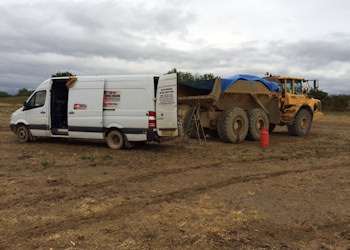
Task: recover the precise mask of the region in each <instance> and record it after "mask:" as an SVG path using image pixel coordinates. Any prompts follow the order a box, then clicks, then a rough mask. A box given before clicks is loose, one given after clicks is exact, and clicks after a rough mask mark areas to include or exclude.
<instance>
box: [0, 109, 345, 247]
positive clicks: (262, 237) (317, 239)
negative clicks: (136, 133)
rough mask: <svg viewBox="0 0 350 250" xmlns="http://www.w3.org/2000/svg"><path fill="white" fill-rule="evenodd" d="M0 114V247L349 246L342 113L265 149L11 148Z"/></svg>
mask: <svg viewBox="0 0 350 250" xmlns="http://www.w3.org/2000/svg"><path fill="white" fill-rule="evenodd" d="M14 109H15V108H14V107H13V106H9V105H6V104H1V106H0V111H1V112H0V135H1V137H0V138H1V139H0V152H1V162H0V249H141V248H142V249H186V248H187V249H230V248H243V249H284V248H285V249H288V248H290V249H296V248H301V249H350V115H349V114H326V116H325V118H324V119H323V120H321V121H319V122H316V123H315V124H314V125H313V127H312V129H311V133H310V135H309V136H307V137H304V138H303V137H292V136H289V135H288V134H287V130H286V128H282V127H279V128H277V129H276V131H275V132H274V133H273V134H271V135H270V147H269V148H267V149H263V148H261V147H260V146H259V142H253V141H245V142H243V143H241V144H227V143H223V142H220V141H218V140H215V139H210V138H208V142H207V143H206V144H205V145H199V143H198V141H196V140H190V139H188V140H186V141H185V142H186V143H185V144H180V143H179V141H175V142H169V143H165V144H156V143H150V144H146V145H140V146H137V147H136V148H133V149H128V150H122V151H114V150H111V149H109V148H108V147H107V146H106V144H105V143H103V142H90V141H78V140H57V139H40V140H37V141H34V142H30V143H27V144H21V143H19V142H17V140H16V137H15V135H14V134H12V133H11V132H10V130H9V119H10V114H11V112H12V111H13V110H14Z"/></svg>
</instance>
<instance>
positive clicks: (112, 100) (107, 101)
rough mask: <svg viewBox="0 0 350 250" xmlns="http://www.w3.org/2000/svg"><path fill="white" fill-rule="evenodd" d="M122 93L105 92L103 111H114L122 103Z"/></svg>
mask: <svg viewBox="0 0 350 250" xmlns="http://www.w3.org/2000/svg"><path fill="white" fill-rule="evenodd" d="M120 96H121V91H105V92H104V95H103V110H114V109H115V108H116V107H117V105H118V103H119V102H120Z"/></svg>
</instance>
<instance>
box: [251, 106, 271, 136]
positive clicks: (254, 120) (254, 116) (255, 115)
mask: <svg viewBox="0 0 350 250" xmlns="http://www.w3.org/2000/svg"><path fill="white" fill-rule="evenodd" d="M248 119H249V130H248V135H247V139H249V140H253V141H260V132H261V130H262V129H263V128H264V127H266V128H267V129H269V118H268V116H267V114H266V113H265V111H264V110H262V109H258V108H257V109H252V110H250V111H248Z"/></svg>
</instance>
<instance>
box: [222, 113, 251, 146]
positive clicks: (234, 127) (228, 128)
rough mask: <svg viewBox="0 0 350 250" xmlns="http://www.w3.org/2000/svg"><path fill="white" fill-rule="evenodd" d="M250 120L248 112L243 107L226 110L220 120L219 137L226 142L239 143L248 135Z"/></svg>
mask: <svg viewBox="0 0 350 250" xmlns="http://www.w3.org/2000/svg"><path fill="white" fill-rule="evenodd" d="M248 127H249V121H248V117H247V113H246V112H245V111H244V110H243V109H241V108H234V109H230V110H226V111H224V112H223V113H222V114H221V115H220V117H219V120H218V124H217V128H218V134H219V138H220V139H221V140H223V141H224V142H231V143H238V142H242V141H244V139H245V138H246V136H247V133H248Z"/></svg>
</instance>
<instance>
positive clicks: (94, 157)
mask: <svg viewBox="0 0 350 250" xmlns="http://www.w3.org/2000/svg"><path fill="white" fill-rule="evenodd" d="M80 159H82V160H89V161H94V160H96V156H94V155H82V156H81V157H80Z"/></svg>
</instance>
